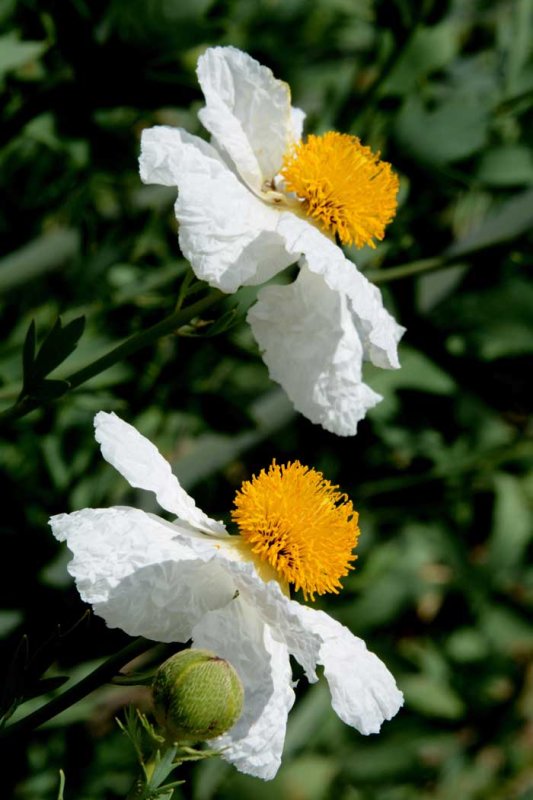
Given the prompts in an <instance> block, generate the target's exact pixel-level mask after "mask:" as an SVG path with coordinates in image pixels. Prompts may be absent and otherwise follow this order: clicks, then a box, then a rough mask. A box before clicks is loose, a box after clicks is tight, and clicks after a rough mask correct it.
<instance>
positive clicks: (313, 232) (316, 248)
mask: <svg viewBox="0 0 533 800" xmlns="http://www.w3.org/2000/svg"><path fill="white" fill-rule="evenodd" d="M277 230H278V232H279V233H280V234H281V236H283V238H284V240H285V245H286V247H287V250H288V251H289V252H292V253H293V255H296V254H298V255H300V254H301V255H302V256H303V263H305V264H307V266H308V267H309V269H310V270H311V271H312V272H315V273H316V274H317V275H322V276H323V278H324V280H325V282H326V283H327V285H328V286H329V288H330V289H333V290H335V291H336V292H340V293H342V294H345V295H346V297H347V298H348V299H349V303H350V308H351V311H352V314H353V319H354V324H355V325H356V326H357V329H358V331H359V335H360V338H361V341H362V343H363V352H364V357H365V358H366V359H368V360H370V361H371V362H372V363H373V364H375V365H376V366H377V367H384V368H389V369H390V368H397V367H399V361H398V351H397V345H398V342H399V340H400V338H401V336H402V335H403V333H404V331H405V328H402V327H401V326H400V325H398V323H397V322H396V320H395V319H394V318H393V317H392V316H391V315H390V314H389V312H388V311H387V310H386V309H385V308H384V307H383V300H382V297H381V292H380V291H379V289H378V288H377V286H374V284H372V283H370V281H369V280H367V278H365V276H364V275H363V274H362V273H361V272H359V270H358V269H357V267H356V266H355V264H354V263H353V262H352V261H349V260H348V259H347V258H346V257H345V256H344V253H343V252H342V250H341V248H340V247H338V246H337V245H336V244H334V243H333V242H332V241H331V240H330V239H329V238H328V237H327V236H325V235H324V234H323V233H321V232H320V231H319V230H318V229H317V228H315V227H314V225H311V224H310V223H309V222H307V221H306V220H305V219H301V218H300V217H298V216H296V215H295V214H290V213H284V214H282V216H281V219H280V222H279V225H278V228H277Z"/></svg>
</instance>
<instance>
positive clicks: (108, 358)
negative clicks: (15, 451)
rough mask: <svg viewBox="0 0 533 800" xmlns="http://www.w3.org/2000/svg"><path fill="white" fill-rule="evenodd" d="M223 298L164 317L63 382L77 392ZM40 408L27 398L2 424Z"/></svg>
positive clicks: (216, 295)
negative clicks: (82, 386) (85, 384)
mask: <svg viewBox="0 0 533 800" xmlns="http://www.w3.org/2000/svg"><path fill="white" fill-rule="evenodd" d="M221 297H223V293H222V292H220V291H219V290H218V289H213V290H212V291H211V292H209V294H208V295H206V297H204V298H202V299H201V300H198V301H197V302H196V303H193V305H191V306H188V308H185V309H183V310H178V311H174V312H173V313H172V314H170V315H169V316H168V317H165V319H163V320H161V322H157V323H156V324H155V325H152V327H151V328H147V330H145V331H141V332H140V333H135V334H133V336H130V337H129V339H126V341H124V342H122V344H119V345H118V346H117V347H114V348H113V349H112V350H110V351H109V353H106V354H105V355H104V356H101V358H98V359H96V361H93V362H92V363H91V364H88V365H87V366H86V367H83V368H82V369H79V370H76V372H73V373H72V374H71V375H68V376H67V377H66V378H64V379H63V380H65V381H66V383H68V385H69V388H68V390H67V391H71V390H72V389H76V388H77V387H78V386H81V384H82V383H85V382H86V381H88V380H90V378H94V376H95V375H99V374H100V373H101V372H104V371H105V370H106V369H109V367H112V366H113V365H114V364H116V363H117V362H119V361H122V360H123V359H125V358H128V356H131V355H132V354H133V353H136V352H137V351H138V350H141V349H142V348H143V347H146V346H147V345H149V344H151V343H152V342H154V341H156V340H157V339H159V338H160V337H161V336H166V335H167V334H169V333H172V332H173V331H175V330H176V329H177V328H180V327H181V326H182V325H185V324H186V323H187V322H190V321H191V319H194V317H197V316H198V315H199V314H201V313H202V312H203V311H205V310H206V309H207V308H209V306H212V305H213V304H214V303H216V302H217V300H220V298H221ZM40 405H44V403H43V402H41V401H40V400H39V398H35V397H24V398H22V400H21V401H20V402H18V403H15V405H14V406H12V407H11V408H8V409H6V411H3V412H2V413H1V414H0V423H1V422H8V421H11V420H13V419H18V418H20V417H24V416H25V415H26V414H29V413H30V411H33V410H34V409H36V408H38V407H39V406H40Z"/></svg>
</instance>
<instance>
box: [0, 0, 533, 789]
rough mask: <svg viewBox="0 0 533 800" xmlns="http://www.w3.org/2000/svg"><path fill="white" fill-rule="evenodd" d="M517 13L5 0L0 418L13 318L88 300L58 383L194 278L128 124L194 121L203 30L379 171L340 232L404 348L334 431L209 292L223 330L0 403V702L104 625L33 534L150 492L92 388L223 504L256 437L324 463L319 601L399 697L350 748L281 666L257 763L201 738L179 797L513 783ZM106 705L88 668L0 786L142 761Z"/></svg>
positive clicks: (70, 667)
mask: <svg viewBox="0 0 533 800" xmlns="http://www.w3.org/2000/svg"><path fill="white" fill-rule="evenodd" d="M532 19H533V2H532V1H531V0H493V2H481V1H480V0H455V2H453V1H450V2H446V1H445V0H439V1H438V2H431V0H425V2H423V1H422V0H421V1H420V2H415V1H414V0H381V2H380V1H379V0H255V2H250V0H187V1H186V2H179V0H107V2H102V1H101V0H69V1H68V2H59V1H58V2H54V0H2V3H1V6H0V108H1V109H2V110H1V111H0V115H1V123H2V124H1V127H0V176H1V177H0V180H1V184H2V189H3V196H4V201H3V204H2V205H3V209H2V215H1V217H0V234H1V242H2V244H1V248H2V257H1V259H0V292H1V310H0V315H1V317H0V318H1V321H2V324H3V331H4V333H3V336H2V340H1V344H0V403H1V408H8V407H10V406H11V405H12V404H13V403H14V402H15V400H16V398H17V395H18V393H19V392H20V388H21V380H22V374H23V365H22V357H21V351H22V344H23V341H24V338H25V336H26V332H27V331H28V328H29V326H30V323H31V321H32V320H34V321H35V325H36V331H37V342H38V343H41V342H42V341H43V339H44V337H45V336H46V334H47V333H48V332H49V331H50V330H51V328H52V326H53V325H54V322H55V320H56V319H57V316H58V314H61V317H62V320H63V322H64V323H68V322H70V321H72V320H74V319H75V318H77V317H79V316H80V315H85V317H86V320H87V322H86V328H85V331H84V333H83V335H82V336H81V339H80V342H79V345H78V347H77V349H76V350H75V351H74V352H73V353H72V354H71V355H70V356H69V357H68V358H67V360H66V362H65V364H64V366H63V365H60V366H59V367H58V368H57V369H56V370H55V371H54V372H53V373H52V378H54V379H61V376H62V375H67V374H69V373H71V372H73V371H74V370H76V369H78V368H80V367H82V366H83V365H85V364H87V363H89V362H91V361H92V360H94V359H95V358H96V357H97V356H99V355H101V354H102V353H105V352H106V351H107V350H109V349H110V348H111V347H112V346H113V345H114V344H115V343H117V342H118V341H120V340H121V339H123V338H124V337H126V336H128V335H130V334H132V333H134V332H137V331H141V330H143V329H145V328H146V327H148V326H149V325H152V324H154V323H155V322H157V321H158V320H159V319H162V318H163V317H164V316H166V315H167V314H169V313H170V312H171V311H172V309H173V307H174V304H175V302H176V298H177V295H178V292H179V288H180V285H181V282H182V280H183V277H184V275H185V272H186V269H187V265H186V263H185V262H184V260H183V259H182V257H181V255H180V252H179V248H178V240H177V234H176V222H175V218H174V215H173V212H172V203H173V200H174V198H175V192H173V191H167V190H166V189H163V188H161V187H150V186H143V185H142V184H141V182H140V179H139V177H138V173H137V157H138V152H139V137H140V133H141V130H142V129H143V128H144V127H146V126H151V125H154V124H161V123H164V124H170V125H179V126H183V127H185V128H187V129H188V130H189V131H191V132H194V133H198V134H200V135H203V134H202V132H201V127H200V125H199V123H198V121H197V117H196V113H197V111H198V109H199V108H200V107H201V105H202V96H201V93H200V90H199V87H198V84H197V80H196V75H195V65H196V60H197V58H198V56H199V55H200V53H201V52H202V51H203V50H204V49H205V48H206V47H207V46H209V45H215V44H232V45H235V46H236V47H239V48H241V49H243V50H246V51H247V52H249V53H250V54H251V55H253V56H254V57H256V58H257V59H258V60H259V61H260V62H262V63H264V64H266V65H268V66H270V67H271V68H272V70H273V71H274V73H275V75H276V76H277V77H279V78H282V79H284V80H286V81H288V82H289V83H290V85H291V87H292V93H293V101H294V104H295V105H297V106H299V107H301V108H303V109H304V110H305V111H306V112H307V128H306V129H307V131H308V132H318V133H320V132H323V131H325V130H328V129H331V128H336V129H339V130H342V131H345V132H351V133H354V134H356V135H358V136H360V137H361V138H362V139H363V141H364V143H365V144H370V145H371V146H372V147H373V148H374V149H379V150H381V152H382V155H383V157H384V158H385V159H386V160H388V161H390V162H392V164H393V166H394V168H395V169H396V170H397V172H398V173H399V174H400V176H401V193H400V209H399V212H398V215H397V217H396V219H395V221H394V222H393V223H392V224H391V225H390V226H389V229H388V232H387V236H386V238H385V240H384V241H383V243H382V244H380V245H379V246H378V248H377V249H376V250H374V251H371V250H370V249H364V250H362V251H358V252H357V251H355V250H351V249H350V248H347V250H346V252H347V255H348V256H349V257H350V258H352V259H353V260H354V261H355V262H356V263H357V265H358V266H359V268H361V269H363V270H365V272H366V274H367V275H368V277H369V278H370V279H371V280H374V281H375V282H376V283H377V284H378V285H379V287H380V289H381V290H382V291H383V293H384V297H385V302H386V304H387V306H388V308H389V309H390V310H391V311H392V312H393V313H394V315H395V316H396V318H397V319H398V321H399V322H400V323H401V324H403V325H404V326H405V327H406V328H407V333H406V335H405V337H404V339H403V342H402V344H401V347H400V357H401V362H402V368H401V370H399V371H390V372H388V371H384V370H373V369H371V368H369V369H368V370H367V372H366V379H367V381H368V383H369V384H370V385H371V386H372V388H374V389H375V390H377V391H379V392H381V393H382V394H383V396H384V400H383V402H382V403H381V404H379V405H378V406H377V407H376V408H375V409H373V410H372V411H371V412H370V413H369V415H368V418H367V419H366V420H365V421H364V422H363V423H362V424H361V425H360V430H359V433H358V435H357V436H356V437H355V438H348V439H341V438H337V437H335V436H333V435H331V434H328V433H326V432H325V431H323V430H322V429H321V428H319V427H316V426H313V425H312V424H311V423H309V422H308V421H306V420H305V419H304V418H303V417H301V416H299V415H297V414H295V413H294V412H293V411H292V409H291V406H290V404H289V402H288V401H287V399H286V397H285V396H284V394H283V392H282V391H281V390H280V389H279V387H277V386H276V385H275V384H273V383H272V382H271V381H270V380H269V378H268V373H267V370H266V368H265V366H264V365H263V362H262V361H261V359H260V358H259V356H258V353H257V349H256V346H255V344H254V341H253V339H252V337H251V334H250V331H249V329H248V327H247V325H246V324H245V323H244V321H243V319H244V316H243V315H244V313H245V310H246V308H247V306H248V305H249V304H250V303H251V302H252V301H253V297H254V291H253V290H245V291H242V292H240V293H239V295H238V296H236V297H233V298H229V299H228V300H226V301H224V302H225V306H222V310H221V307H220V306H218V307H216V309H215V310H214V311H213V314H215V317H210V316H209V315H207V317H206V318H207V319H208V320H209V319H213V318H216V315H218V316H220V314H221V313H222V311H223V310H224V309H225V310H226V311H227V312H229V313H230V316H231V319H232V321H233V323H234V324H233V327H231V329H229V330H226V331H225V332H223V333H222V334H221V335H218V336H215V335H214V334H215V333H216V329H215V328H214V327H213V326H209V325H207V326H205V328H202V329H198V330H190V331H189V333H190V334H191V335H190V336H170V337H166V338H164V339H161V340H159V341H158V342H157V343H156V344H155V345H152V346H150V347H147V348H145V349H144V350H141V351H139V352H138V353H137V354H136V355H134V356H132V357H130V358H129V359H127V360H126V361H124V362H123V363H120V364H117V365H116V366H114V367H113V368H111V369H109V370H107V371H106V372H104V373H102V374H101V375H99V376H97V377H95V378H93V379H92V380H91V381H89V382H87V383H85V384H84V385H83V386H81V387H80V388H79V389H77V390H76V391H73V392H71V393H68V394H66V395H65V396H64V397H61V398H60V399H58V400H57V401H56V402H53V401H51V402H48V403H46V404H45V405H44V406H42V407H41V408H39V409H38V410H36V411H34V412H32V413H31V414H29V415H27V416H25V417H22V418H20V419H9V418H8V419H7V420H5V419H4V420H3V421H2V426H1V429H0V437H1V439H0V448H1V450H0V475H1V484H0V485H1V496H2V498H3V499H2V503H1V509H2V513H1V517H0V548H1V550H0V552H1V553H2V557H1V560H0V564H1V580H0V609H1V610H0V634H1V635H2V637H3V639H2V645H1V649H0V668H1V670H2V672H3V674H4V676H5V677H4V680H3V682H2V686H3V687H4V691H3V699H2V710H3V712H5V711H6V710H7V709H9V708H10V707H11V706H12V704H13V703H14V702H15V701H16V700H17V699H23V700H24V701H25V702H24V704H23V705H22V706H21V707H20V709H19V711H18V712H17V714H18V715H19V716H22V715H23V714H24V713H27V712H28V711H30V710H32V709H34V708H36V707H37V706H38V705H39V704H40V703H42V702H43V697H40V698H37V699H36V698H35V695H42V693H43V691H44V690H45V689H49V688H54V686H56V685H57V684H58V683H59V680H56V678H57V676H61V675H69V676H74V677H81V676H82V675H84V674H86V673H87V672H88V671H90V670H91V669H93V668H94V666H95V665H96V664H98V663H99V661H100V660H102V659H105V658H106V657H108V656H109V655H110V654H112V653H114V652H115V651H116V650H117V649H119V648H120V647H122V646H124V645H125V644H126V643H127V641H128V638H127V637H126V636H125V635H124V634H122V633H121V632H120V631H111V630H108V629H107V628H106V627H105V625H104V624H103V622H102V621H101V620H99V619H97V618H95V617H92V616H91V614H87V613H86V612H87V608H86V607H85V606H84V604H83V603H82V602H81V600H80V599H79V596H78V593H77V591H76V590H75V589H74V588H73V585H72V582H71V580H70V578H69V577H68V574H67V572H66V563H67V561H68V554H67V553H66V550H65V549H64V547H60V546H59V545H58V544H57V543H56V542H55V540H53V538H52V536H51V534H50V531H49V529H48V526H47V520H48V517H49V516H50V515H51V514H53V513H58V512H62V511H72V510H75V509H78V508H80V507H84V506H108V505H111V504H132V505H137V506H139V507H143V508H152V506H151V505H150V503H151V502H152V501H151V498H149V497H147V496H144V495H143V496H136V495H135V493H134V492H133V491H132V490H131V489H129V487H128V486H127V484H126V482H125V481H124V480H123V479H122V478H120V476H118V474H117V473H115V472H114V470H113V469H112V468H111V467H109V466H108V465H106V464H105V463H104V462H103V460H102V458H101V457H100V455H99V451H98V447H97V445H96V443H95V441H94V438H93V432H92V417H93V414H94V412H95V411H97V410H99V409H105V410H107V411H111V410H115V411H116V412H117V413H119V414H121V415H122V416H124V417H125V418H126V419H128V421H130V422H133V423H134V424H135V425H136V426H137V427H138V428H139V429H140V430H141V431H142V432H143V433H144V434H146V435H148V436H149V437H151V438H152V440H153V441H155V442H156V443H157V445H158V446H159V448H160V449H161V450H162V452H163V453H164V454H165V455H166V456H167V457H168V459H169V460H170V461H171V462H172V464H173V466H174V468H175V471H176V473H177V474H178V476H179V477H180V479H181V481H182V482H183V484H184V486H185V487H186V488H187V489H188V490H189V491H191V492H192V493H193V494H194V496H195V498H196V500H197V502H198V504H199V505H200V507H201V508H203V509H205V510H206V511H207V512H208V513H209V514H210V515H212V516H214V517H216V518H220V517H223V518H228V513H229V509H230V507H231V503H232V499H233V496H234V493H235V491H236V489H237V488H238V487H239V485H240V483H241V481H242V480H243V479H244V478H247V477H250V476H251V475H252V473H254V472H257V471H259V470H260V469H261V468H262V467H263V466H267V465H268V464H269V463H270V462H271V460H272V458H274V457H275V458H276V459H277V460H278V461H279V462H283V461H286V460H289V459H296V458H297V459H300V460H301V461H302V462H303V463H306V464H308V465H310V466H314V467H316V468H317V469H319V470H321V471H323V472H324V474H325V476H326V477H327V478H329V479H331V480H333V481H334V482H337V483H339V484H340V486H341V487H342V488H343V490H345V491H346V492H348V493H349V495H350V497H351V498H352V499H353V501H354V504H355V505H356V507H357V508H358V510H359V512H360V524H361V529H362V535H361V539H360V546H359V548H358V554H359V559H358V561H357V569H356V570H355V571H354V572H353V573H351V575H350V576H349V578H347V579H346V580H345V581H344V583H345V590H344V592H343V593H342V594H341V595H339V596H338V597H333V599H332V600H331V601H329V600H320V602H318V603H317V604H316V605H317V606H318V607H322V608H324V609H326V610H327V611H328V612H329V613H331V614H332V615H333V616H335V617H336V618H337V619H339V620H341V621H342V622H343V623H345V624H346V625H348V626H349V627H350V628H351V630H352V631H353V632H354V633H355V634H357V635H359V636H361V637H363V638H364V639H365V640H366V641H367V643H368V646H369V647H370V648H371V649H373V650H375V652H377V653H378V654H379V656H380V657H381V658H382V659H383V660H384V661H385V662H386V663H387V665H388V666H389V668H390V670H391V671H392V672H393V673H394V675H395V676H396V678H397V680H398V683H399V685H400V687H401V688H402V690H403V691H404V693H405V698H406V705H405V708H404V709H403V710H402V711H401V712H400V713H399V714H398V716H397V717H396V718H395V719H394V720H392V721H391V722H389V723H386V724H385V725H384V727H383V730H382V733H381V734H380V735H379V736H372V737H368V738H365V737H362V736H360V735H359V734H358V733H356V732H355V731H353V730H352V729H350V728H348V727H347V726H345V725H344V724H343V723H342V722H341V721H340V720H339V719H338V718H337V717H336V716H335V714H334V712H333V711H332V710H331V707H330V704H329V695H328V691H327V687H326V686H325V684H324V683H323V682H320V683H319V684H317V685H314V686H312V687H309V686H308V685H307V683H306V682H305V681H303V682H301V683H300V685H299V686H298V688H297V694H298V700H297V704H296V706H295V708H294V710H293V712H292V713H291V715H290V722H289V727H288V732H287V741H286V751H285V756H284V761H283V766H282V768H281V770H280V772H279V774H278V776H277V778H276V779H275V781H273V782H271V783H263V782H261V781H258V780H254V779H251V778H248V777H246V776H243V775H241V774H239V773H238V772H236V771H235V770H234V769H233V768H231V767H229V766H228V765H226V764H224V763H223V762H221V761H215V760H214V761H210V762H206V763H204V764H202V765H199V766H197V767H191V768H187V769H185V770H184V771H183V776H184V777H185V778H186V780H187V783H186V785H185V786H184V787H181V788H180V789H178V790H176V797H177V798H180V797H181V798H194V800H210V799H211V798H221V799H222V800H225V799H226V798H232V800H236V799H239V798H243V800H244V798H254V800H262V799H263V798H265V800H266V799H267V798H271V797H276V798H279V800H323V799H324V800H326V799H328V798H335V799H337V798H339V799H340V800H429V799H430V798H431V799H433V798H435V800H474V798H475V799H476V800H477V799H478V798H479V799H480V800H509V799H510V798H513V799H516V800H531V798H533V759H532V752H533V664H532V662H531V655H532V652H533V627H532V625H531V618H530V617H529V616H528V612H529V611H530V610H531V601H532V599H533V567H532V566H531V561H530V560H529V561H528V556H530V555H531V536H530V534H531V508H532V503H533V473H532V471H531V466H532V462H533V442H532V439H531V417H530V413H531V375H532V367H533V357H532V352H533V347H532V344H533V322H532V309H533V287H532V285H531V282H528V273H530V268H531V262H532V251H531V241H532V234H531V231H532V229H533V149H532V145H533V142H532V136H531V133H532V124H533V111H532V99H533V61H532V59H531V50H530V48H531V43H532V41H533V36H532V33H533V25H532ZM209 313H210V312H209ZM211 334H213V335H211ZM70 349H72V348H70ZM67 351H68V348H67ZM49 392H50V397H52V395H53V393H54V387H53V386H50V387H49ZM23 635H24V636H25V638H22V637H23ZM43 680H45V681H48V682H43ZM130 697H131V690H130V692H129V694H128V693H127V692H126V690H124V689H119V688H112V687H106V688H103V689H102V690H100V691H99V692H97V693H95V694H94V695H92V696H91V697H89V698H87V699H86V700H85V701H83V702H82V703H80V704H78V705H77V706H75V707H73V708H71V709H69V710H68V711H67V712H65V713H64V714H62V715H61V716H59V717H57V718H55V719H54V720H53V721H51V722H50V723H48V724H47V725H46V726H44V727H43V728H40V729H38V730H37V731H35V732H34V734H32V735H31V736H29V737H27V739H25V740H24V741H23V742H17V746H16V747H15V748H13V749H12V752H11V753H10V760H9V762H8V766H7V767H4V770H3V776H2V782H3V785H4V786H5V787H6V786H7V787H8V790H7V791H8V796H13V797H14V798H17V800H35V798H42V800H56V798H57V797H58V785H59V780H58V770H59V769H60V768H62V769H64V770H65V773H66V788H65V795H64V797H65V800H73V798H76V800H104V798H105V799H106V800H115V798H122V797H124V796H125V794H126V792H127V790H128V788H129V786H130V784H131V781H132V778H133V776H134V773H135V771H136V766H135V758H134V755H133V752H132V750H131V748H130V746H129V744H128V742H127V741H126V739H125V737H124V736H123V735H122V734H121V733H120V731H119V730H118V728H117V726H116V724H115V722H114V720H113V718H114V716H116V715H117V714H119V713H120V706H121V705H122V704H123V703H125V702H128V700H129V699H130ZM3 752H4V754H6V753H7V751H6V750H5V748H3Z"/></svg>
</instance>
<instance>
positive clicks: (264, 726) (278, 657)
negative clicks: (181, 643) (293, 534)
mask: <svg viewBox="0 0 533 800" xmlns="http://www.w3.org/2000/svg"><path fill="white" fill-rule="evenodd" d="M193 644H194V646H195V647H205V648H207V649H209V650H213V651H214V652H215V653H216V654H217V655H219V656H221V657H222V658H225V659H227V660H228V661H229V662H230V663H231V664H232V665H233V666H234V667H235V669H236V671H237V673H238V674H239V676H240V678H241V681H242V683H243V686H244V692H245V696H244V707H243V712H242V715H241V717H240V718H239V720H238V721H237V723H236V724H235V725H234V726H233V728H231V730H230V731H228V733H226V734H224V735H223V736H220V737H218V738H217V739H215V740H214V741H213V742H212V743H211V744H212V746H214V747H223V748H226V749H225V750H224V753H223V758H225V759H226V760H227V761H229V762H230V763H232V764H234V765H235V766H236V767H237V769H239V770H240V771H241V772H246V773H248V774H250V775H254V776H255V777H258V778H263V779H264V780H270V779H271V778H273V777H274V775H275V774H276V772H277V770H278V768H279V766H280V763H281V754H282V751H283V743H284V740H285V729H286V724H287V715H288V713H289V711H290V709H291V707H292V705H293V703H294V692H293V690H292V686H291V684H292V675H291V669H290V663H289V654H288V651H287V647H286V646H285V645H284V644H283V643H281V642H278V641H275V640H274V639H273V638H272V634H271V632H270V630H269V628H268V626H266V625H265V624H264V622H263V621H262V620H261V618H260V617H259V616H258V614H257V613H256V611H255V609H254V606H253V605H252V604H250V603H246V602H245V601H244V600H243V598H242V597H237V598H235V599H234V600H233V601H231V602H230V603H229V605H228V606H226V607H225V608H223V609H218V610H216V611H210V612H208V613H207V614H205V615H204V616H203V617H202V619H201V620H200V622H198V623H197V624H196V625H195V627H194V630H193Z"/></svg>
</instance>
